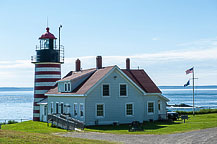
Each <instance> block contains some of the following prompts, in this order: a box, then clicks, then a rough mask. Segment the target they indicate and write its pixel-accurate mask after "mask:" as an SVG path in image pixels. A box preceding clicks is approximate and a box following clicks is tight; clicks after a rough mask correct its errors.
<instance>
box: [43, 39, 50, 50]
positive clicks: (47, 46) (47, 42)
mask: <svg viewBox="0 0 217 144" xmlns="http://www.w3.org/2000/svg"><path fill="white" fill-rule="evenodd" d="M44 48H45V49H46V48H49V39H46V40H45V41H44Z"/></svg>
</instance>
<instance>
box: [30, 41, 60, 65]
mask: <svg viewBox="0 0 217 144" xmlns="http://www.w3.org/2000/svg"><path fill="white" fill-rule="evenodd" d="M48 49H49V48H48V47H40V46H36V51H40V50H48ZM53 50H55V51H57V52H59V62H60V63H63V62H64V46H63V45H60V47H59V46H58V45H56V46H54V47H53ZM39 57H40V55H34V56H31V62H32V63H35V62H39Z"/></svg>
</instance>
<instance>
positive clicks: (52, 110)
mask: <svg viewBox="0 0 217 144" xmlns="http://www.w3.org/2000/svg"><path fill="white" fill-rule="evenodd" d="M50 105H51V106H50V113H51V114H53V113H54V106H53V102H51V103H50Z"/></svg>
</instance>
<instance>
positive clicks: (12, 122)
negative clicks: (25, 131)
mask: <svg viewBox="0 0 217 144" xmlns="http://www.w3.org/2000/svg"><path fill="white" fill-rule="evenodd" d="M15 123H18V122H17V121H15V120H9V121H8V124H15Z"/></svg>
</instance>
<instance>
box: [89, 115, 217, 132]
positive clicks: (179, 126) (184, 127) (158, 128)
mask: <svg viewBox="0 0 217 144" xmlns="http://www.w3.org/2000/svg"><path fill="white" fill-rule="evenodd" d="M189 117H190V119H189V120H186V123H183V121H181V120H180V121H175V122H146V123H145V124H144V131H137V132H128V127H129V126H128V125H120V126H115V127H114V126H94V127H89V128H86V129H85V131H92V132H103V133H115V134H172V133H181V132H187V131H193V130H200V129H205V128H212V127H217V113H212V114H201V115H195V116H192V115H189Z"/></svg>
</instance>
